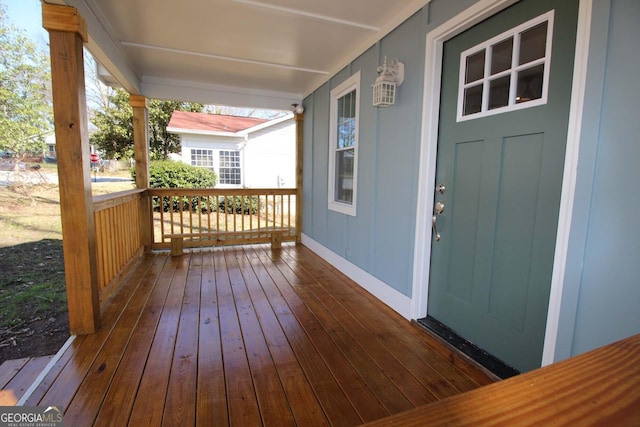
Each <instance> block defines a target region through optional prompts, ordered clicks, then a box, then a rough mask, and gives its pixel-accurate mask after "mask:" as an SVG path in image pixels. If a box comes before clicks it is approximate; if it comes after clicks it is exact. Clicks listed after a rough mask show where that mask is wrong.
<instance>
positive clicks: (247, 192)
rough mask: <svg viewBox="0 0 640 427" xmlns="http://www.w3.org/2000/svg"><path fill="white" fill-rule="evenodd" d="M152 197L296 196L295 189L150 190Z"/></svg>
mask: <svg viewBox="0 0 640 427" xmlns="http://www.w3.org/2000/svg"><path fill="white" fill-rule="evenodd" d="M149 194H150V195H151V196H177V197H179V196H203V197H206V196H212V195H213V196H217V195H219V196H225V197H226V196H256V195H268V196H271V195H276V196H277V195H288V194H292V195H295V194H296V189H295V188H150V189H149Z"/></svg>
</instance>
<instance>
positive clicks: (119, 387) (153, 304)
mask: <svg viewBox="0 0 640 427" xmlns="http://www.w3.org/2000/svg"><path fill="white" fill-rule="evenodd" d="M166 260H167V259H166V258H161V261H162V272H161V273H160V275H159V277H157V280H156V285H155V287H154V289H153V291H152V293H151V296H150V297H149V300H148V302H147V305H146V306H145V308H144V311H143V313H142V315H141V317H140V320H139V322H138V326H137V327H136V329H135V331H134V333H133V335H132V337H131V342H130V343H129V345H128V346H127V349H126V350H125V353H124V355H123V357H122V360H121V361H120V364H119V365H118V369H117V371H116V372H115V375H114V376H113V379H112V381H111V384H110V386H109V390H108V391H107V394H106V396H105V398H104V402H103V404H102V407H101V408H100V411H99V412H98V416H97V417H96V421H95V423H94V425H95V426H101V427H102V426H104V427H111V426H125V425H127V422H128V421H129V416H130V414H131V409H132V408H133V404H134V400H135V397H136V393H137V391H138V386H139V385H140V381H141V378H142V373H143V371H144V367H145V365H146V361H147V358H148V357H149V351H150V349H151V344H152V342H153V337H154V336H155V332H156V328H157V326H158V322H159V320H160V315H161V313H162V307H163V306H164V304H165V300H166V298H167V294H168V291H169V285H170V284H171V279H172V277H173V271H172V270H173V269H174V267H172V266H170V265H169V264H168V263H166V262H165V261H166Z"/></svg>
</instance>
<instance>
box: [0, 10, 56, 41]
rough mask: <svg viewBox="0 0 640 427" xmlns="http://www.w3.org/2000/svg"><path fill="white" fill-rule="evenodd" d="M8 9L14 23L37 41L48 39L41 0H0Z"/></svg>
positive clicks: (10, 18)
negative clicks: (43, 22) (43, 26)
mask: <svg viewBox="0 0 640 427" xmlns="http://www.w3.org/2000/svg"><path fill="white" fill-rule="evenodd" d="M0 3H2V4H4V5H5V7H6V10H7V15H8V17H9V20H10V21H11V23H12V24H14V25H15V26H17V27H20V28H22V29H23V30H25V31H26V32H27V35H28V36H29V38H31V39H32V40H33V41H35V42H38V43H39V42H40V41H46V40H47V39H48V34H47V31H46V30H45V29H44V28H42V6H41V5H40V0H0Z"/></svg>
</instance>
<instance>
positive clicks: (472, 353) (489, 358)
mask: <svg viewBox="0 0 640 427" xmlns="http://www.w3.org/2000/svg"><path fill="white" fill-rule="evenodd" d="M417 322H418V323H419V324H420V325H422V326H424V327H425V328H427V329H428V330H429V331H431V332H433V333H434V334H436V335H437V336H439V337H440V338H442V339H443V340H444V341H446V342H447V343H449V344H450V345H452V346H453V347H454V348H456V349H457V350H459V351H460V352H462V353H463V354H465V355H467V356H468V357H470V358H471V359H472V360H473V361H474V362H476V363H478V364H479V365H481V366H482V367H484V368H485V369H487V370H488V371H490V372H491V373H493V374H494V375H496V376H497V377H499V378H501V379H506V378H510V377H513V376H516V375H519V374H520V371H518V370H517V369H515V368H513V367H511V366H509V365H507V364H506V363H504V362H503V361H502V360H500V359H498V358H497V357H495V356H494V355H492V354H489V353H487V352H486V351H484V350H483V349H481V348H480V347H478V346H477V345H475V344H473V343H472V342H470V341H467V340H466V339H464V338H463V337H461V336H460V335H458V334H457V333H456V332H455V331H454V330H452V329H451V328H449V327H448V326H446V325H444V324H443V323H442V322H439V321H438V320H436V319H434V318H433V317H431V316H427V317H424V318H422V319H418V320H417Z"/></svg>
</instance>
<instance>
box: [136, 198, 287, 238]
mask: <svg viewBox="0 0 640 427" xmlns="http://www.w3.org/2000/svg"><path fill="white" fill-rule="evenodd" d="M149 196H150V198H151V206H152V210H153V233H152V244H151V247H152V249H168V248H170V247H171V239H172V236H177V235H181V237H180V238H181V239H183V238H184V246H185V247H196V246H216V245H236V244H250V243H268V242H271V234H272V233H274V232H277V233H279V235H280V236H281V237H282V241H295V240H296V232H297V230H296V189H295V188H291V189H253V188H252V189H173V188H172V189H149Z"/></svg>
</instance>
